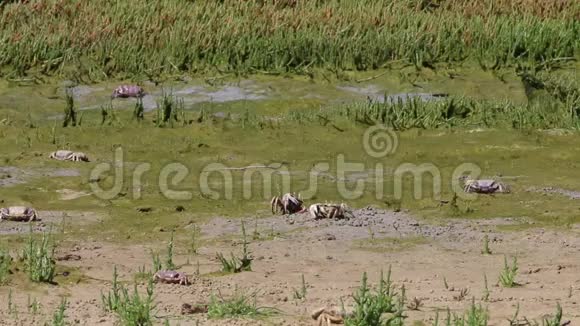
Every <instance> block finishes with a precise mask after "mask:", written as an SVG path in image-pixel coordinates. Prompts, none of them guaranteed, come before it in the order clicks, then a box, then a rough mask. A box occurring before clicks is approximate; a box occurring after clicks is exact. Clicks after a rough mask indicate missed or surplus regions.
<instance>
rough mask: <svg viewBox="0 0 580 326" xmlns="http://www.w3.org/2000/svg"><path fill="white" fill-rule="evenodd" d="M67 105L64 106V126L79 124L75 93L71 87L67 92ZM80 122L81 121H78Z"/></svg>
mask: <svg viewBox="0 0 580 326" xmlns="http://www.w3.org/2000/svg"><path fill="white" fill-rule="evenodd" d="M65 100H66V106H65V108H64V118H63V121H62V126H63V127H68V126H73V127H76V126H77V110H76V108H75V99H74V93H73V91H72V90H71V89H70V88H67V89H66V92H65ZM78 122H80V121H78Z"/></svg>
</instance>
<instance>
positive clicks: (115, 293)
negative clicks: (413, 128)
mask: <svg viewBox="0 0 580 326" xmlns="http://www.w3.org/2000/svg"><path fill="white" fill-rule="evenodd" d="M118 277H119V274H117V266H113V283H112V289H111V291H109V293H108V294H107V295H106V296H105V295H104V294H103V293H102V292H101V302H102V303H103V307H104V309H105V311H108V312H113V311H117V309H118V308H119V302H120V301H121V287H120V285H119V282H118Z"/></svg>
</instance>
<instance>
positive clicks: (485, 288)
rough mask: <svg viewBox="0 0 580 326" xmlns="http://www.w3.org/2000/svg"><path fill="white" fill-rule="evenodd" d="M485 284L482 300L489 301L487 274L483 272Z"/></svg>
mask: <svg viewBox="0 0 580 326" xmlns="http://www.w3.org/2000/svg"><path fill="white" fill-rule="evenodd" d="M483 285H484V289H483V296H482V297H481V300H483V301H485V302H487V301H489V294H490V293H489V287H488V285H487V275H486V274H485V273H484V274H483Z"/></svg>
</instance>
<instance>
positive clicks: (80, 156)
mask: <svg viewBox="0 0 580 326" xmlns="http://www.w3.org/2000/svg"><path fill="white" fill-rule="evenodd" d="M49 158H52V159H55V160H59V161H73V162H80V161H83V162H89V157H88V156H87V154H85V153H82V152H73V151H67V150H58V151H56V152H52V153H50V156H49Z"/></svg>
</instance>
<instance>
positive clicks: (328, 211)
mask: <svg viewBox="0 0 580 326" xmlns="http://www.w3.org/2000/svg"><path fill="white" fill-rule="evenodd" d="M308 211H309V212H310V216H312V218H313V219H320V218H335V219H339V218H346V217H353V215H352V212H350V209H349V208H348V206H347V205H346V204H344V203H341V204H329V203H326V204H320V203H318V204H312V205H310V208H309V209H308Z"/></svg>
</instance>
